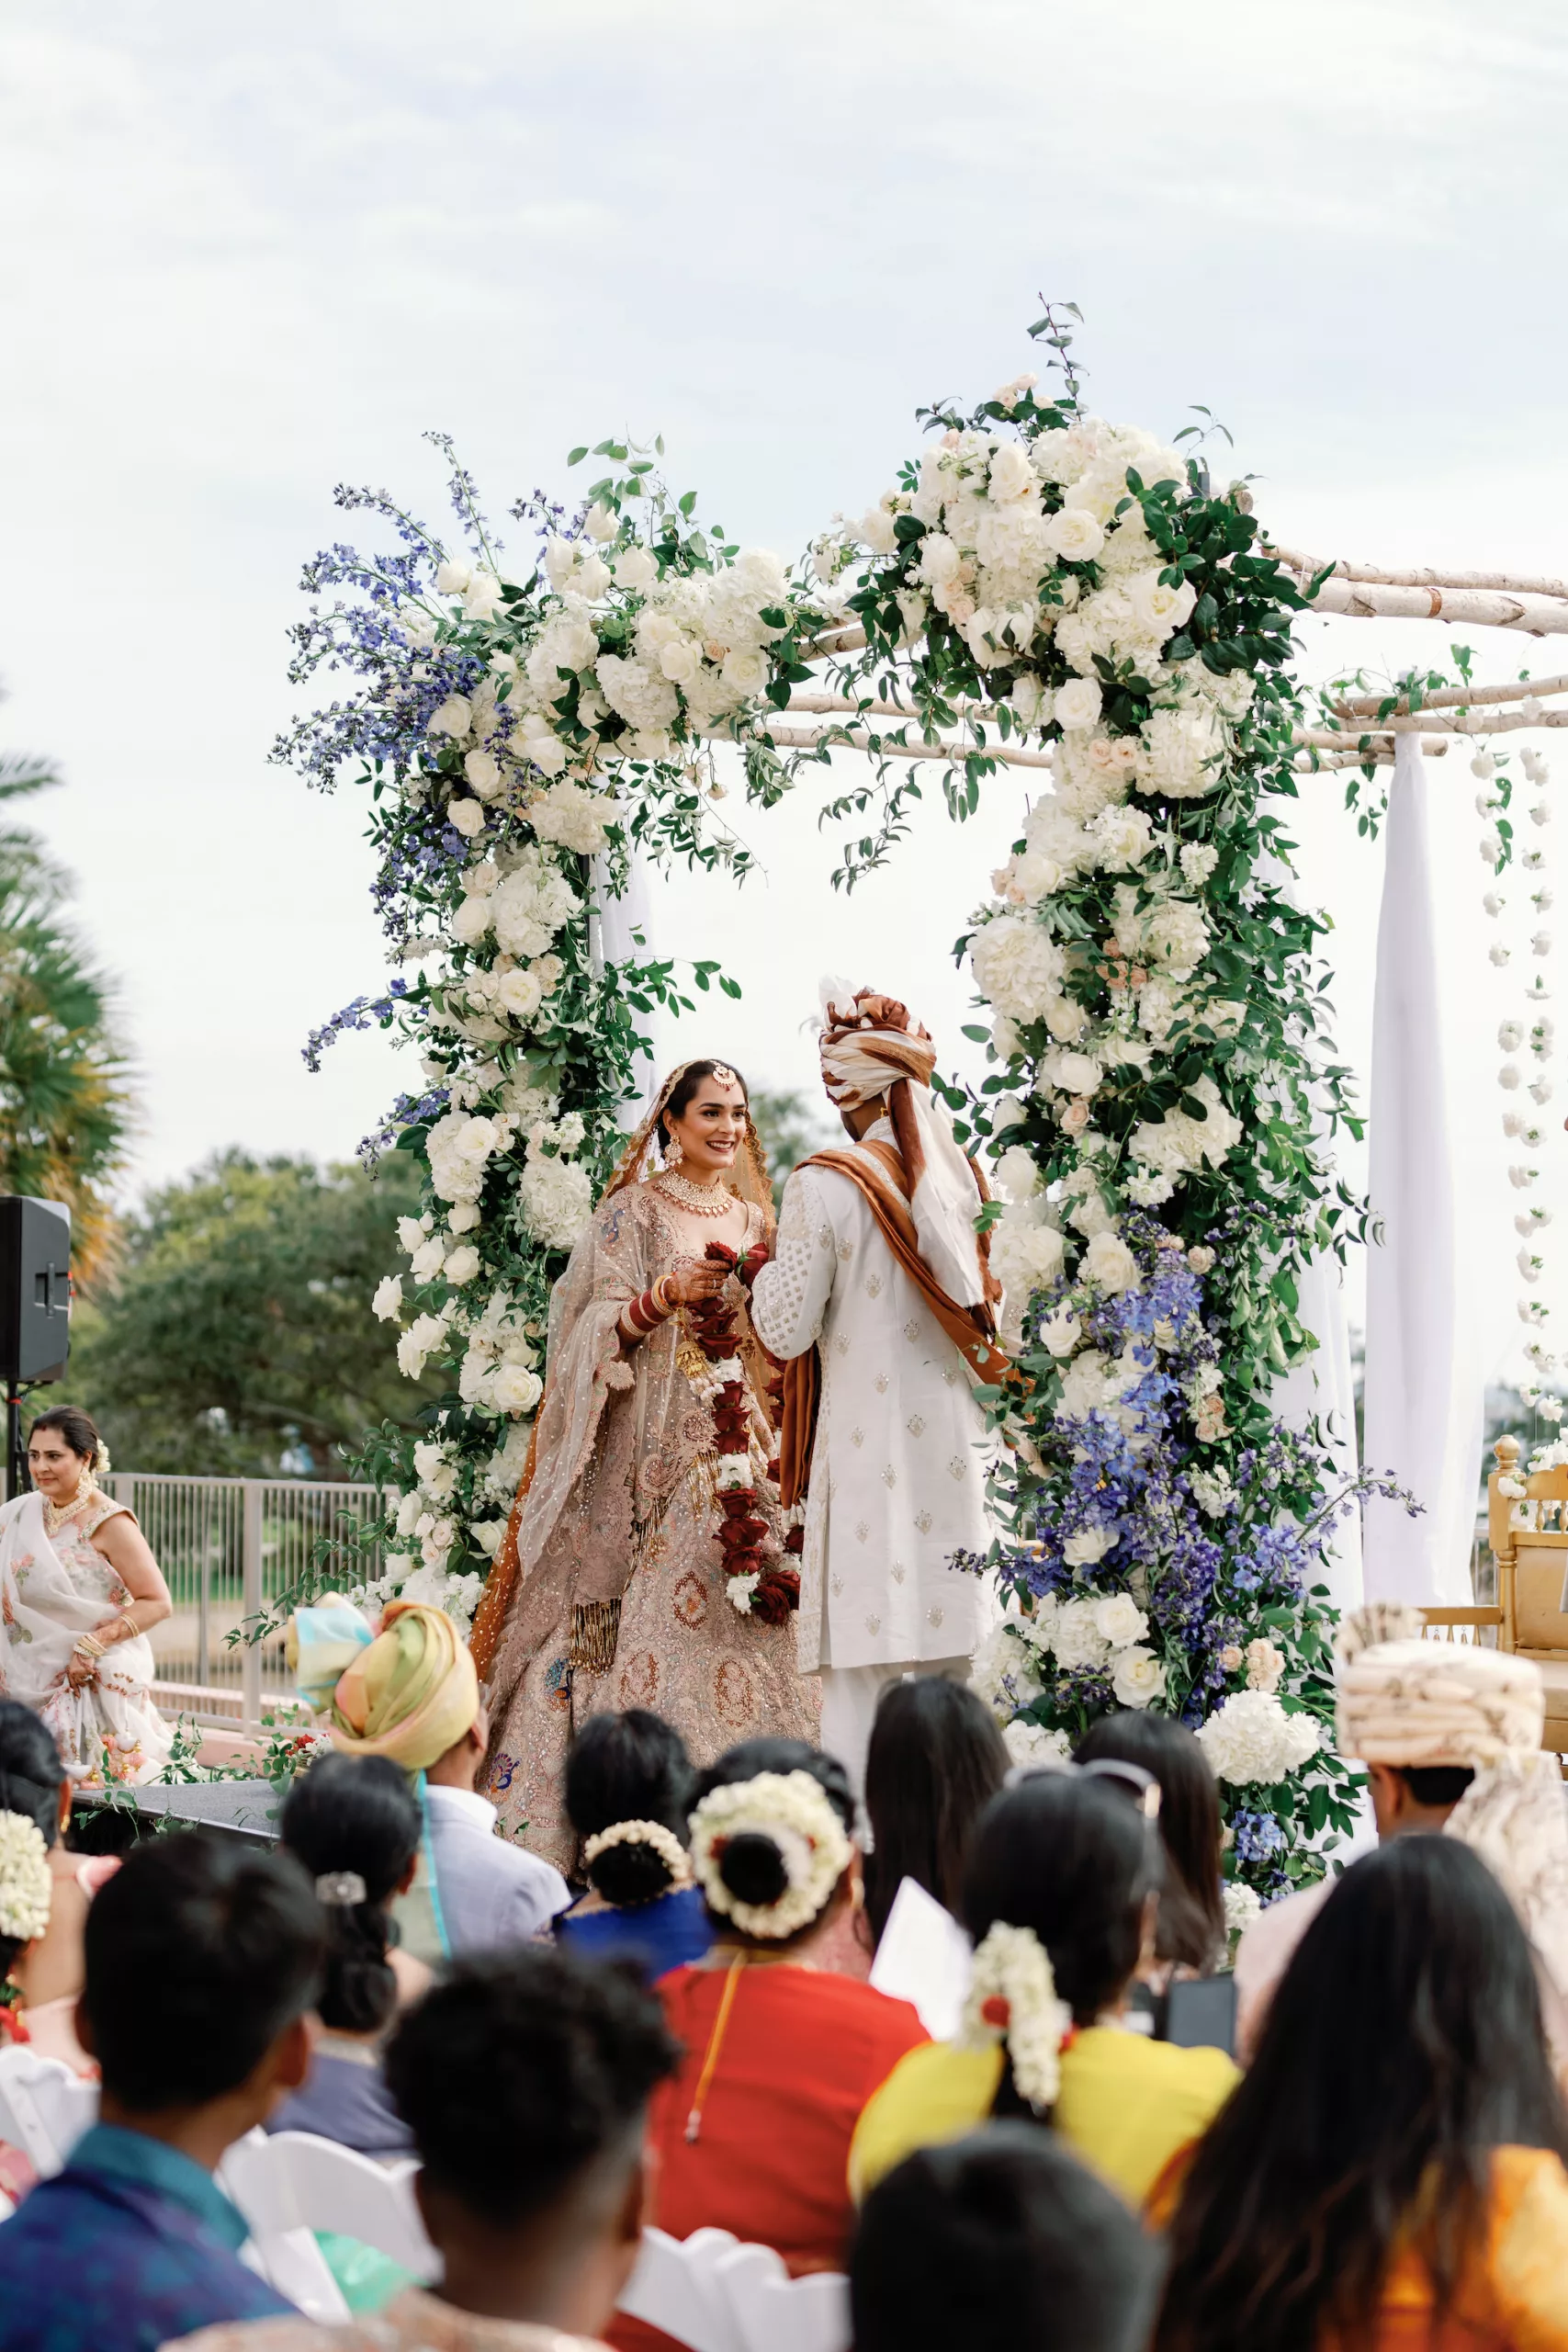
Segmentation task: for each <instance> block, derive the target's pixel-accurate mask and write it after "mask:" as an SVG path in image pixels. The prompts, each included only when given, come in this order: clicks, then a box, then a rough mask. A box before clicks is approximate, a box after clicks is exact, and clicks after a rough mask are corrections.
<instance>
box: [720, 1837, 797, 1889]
mask: <svg viewBox="0 0 1568 2352" xmlns="http://www.w3.org/2000/svg"><path fill="white" fill-rule="evenodd" d="M718 1874H719V1877H720V1878H721V1879H722V1880H723V1882H724V1883H725V1885H726V1886H727V1887H728V1889H729V1892H730V1894H733V1895H734V1897H735V1899H736V1901H737V1902H738V1903H755V1904H757V1905H761V1906H765V1905H768V1904H770V1903H776V1902H777V1901H778V1900H779V1898H780V1896H781V1895H783V1894H786V1893H787V1892H788V1888H789V1870H788V1867H787V1865H786V1863H785V1861H784V1849H783V1847H782V1846H781V1845H780V1844H779V1842H778V1839H777V1838H770V1837H769V1836H768V1834H767V1832H766V1831H765V1830H762V1829H738V1830H737V1831H736V1833H735V1835H734V1837H733V1838H730V1839H729V1840H728V1843H727V1844H726V1846H725V1849H724V1852H723V1854H722V1855H721V1856H720V1857H719V1864H718Z"/></svg>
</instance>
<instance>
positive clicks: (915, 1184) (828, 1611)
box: [751, 981, 1006, 1792]
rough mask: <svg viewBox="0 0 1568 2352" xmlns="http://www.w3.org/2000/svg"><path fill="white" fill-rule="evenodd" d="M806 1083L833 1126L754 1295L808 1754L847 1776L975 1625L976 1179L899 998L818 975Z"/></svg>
mask: <svg viewBox="0 0 1568 2352" xmlns="http://www.w3.org/2000/svg"><path fill="white" fill-rule="evenodd" d="M822 1009H823V1023H824V1025H823V1030H822V1035H821V1046H820V1050H821V1057H822V1082H823V1084H824V1086H825V1087H826V1088H827V1090H828V1093H829V1098H830V1099H831V1101H832V1102H833V1103H834V1104H835V1105H836V1106H837V1108H838V1111H839V1114H840V1118H841V1119H842V1121H843V1125H844V1127H845V1130H846V1132H847V1134H848V1135H849V1136H850V1137H851V1141H850V1143H849V1144H848V1145H847V1146H845V1147H843V1148H832V1149H829V1150H825V1151H819V1152H816V1153H814V1154H813V1155H812V1157H811V1158H810V1159H806V1160H803V1161H802V1162H801V1164H800V1166H799V1167H798V1168H796V1169H795V1171H794V1173H793V1174H792V1175H791V1177H790V1179H789V1182H788V1183H787V1184H786V1185H785V1187H784V1211H783V1215H782V1216H781V1218H780V1222H779V1232H778V1245H777V1253H776V1255H775V1256H774V1258H773V1261H772V1263H771V1264H769V1265H766V1266H764V1267H763V1268H762V1270H761V1272H760V1273H759V1274H758V1276H757V1279H756V1285H755V1288H754V1290H753V1292H752V1310H751V1311H752V1321H753V1323H754V1325H755V1328H756V1331H757V1336H758V1338H759V1339H760V1340H761V1342H762V1344H763V1346H764V1347H765V1348H768V1349H769V1350H771V1351H772V1352H773V1354H774V1355H775V1356H782V1357H784V1358H785V1359H787V1360H788V1363H787V1370H786V1373H785V1380H784V1431H783V1436H782V1440H781V1445H780V1467H781V1480H780V1487H781V1493H782V1496H783V1499H784V1502H785V1503H786V1504H792V1503H795V1502H798V1501H799V1500H800V1499H801V1498H802V1497H803V1496H804V1497H805V1498H806V1530H805V1545H804V1553H803V1556H802V1561H801V1592H800V1625H799V1636H798V1638H799V1665H800V1670H801V1672H802V1673H803V1674H814V1673H815V1674H819V1675H820V1676H821V1685H822V1745H823V1747H824V1748H825V1749H826V1750H827V1751H828V1752H829V1754H830V1755H834V1756H837V1757H838V1758H840V1762H842V1763H843V1764H844V1765H845V1766H846V1768H847V1769H848V1770H849V1773H850V1776H851V1779H852V1781H853V1782H854V1785H855V1788H856V1790H857V1792H858V1791H860V1790H862V1789H863V1785H864V1778H865V1755H866V1747H867V1744H868V1742H869V1740H870V1737H871V1726H872V1721H873V1718H874V1715H875V1713H876V1702H877V1700H878V1698H879V1696H880V1694H881V1691H882V1688H883V1685H884V1684H885V1683H887V1682H892V1681H896V1680H897V1679H898V1678H899V1677H900V1676H903V1675H910V1674H946V1675H951V1676H953V1678H954V1679H958V1680H963V1679H966V1677H967V1674H968V1670H969V1661H970V1658H971V1657H972V1656H973V1653H974V1651H975V1648H976V1644H977V1642H978V1641H979V1639H980V1637H981V1636H982V1634H984V1632H985V1631H986V1630H987V1626H988V1623H989V1622H990V1617H991V1613H992V1611H991V1605H990V1601H989V1597H988V1591H987V1586H986V1585H985V1584H984V1583H983V1582H982V1580H981V1579H980V1577H976V1576H974V1575H969V1574H965V1573H964V1572H963V1571H962V1570H960V1569H957V1568H954V1567H952V1566H949V1562H950V1561H951V1559H952V1557H953V1554H954V1553H955V1552H959V1551H969V1552H974V1551H979V1552H983V1551H984V1550H985V1549H986V1547H987V1544H988V1542H989V1540H990V1539H989V1531H988V1530H987V1524H986V1515H985V1469H986V1465H985V1451H984V1449H985V1434H986V1431H985V1415H984V1413H983V1412H982V1410H981V1408H980V1407H979V1405H978V1404H977V1403H976V1400H975V1397H974V1395H973V1393H972V1390H973V1387H974V1385H975V1384H976V1382H979V1381H997V1380H999V1379H1000V1378H1001V1377H1002V1375H1003V1373H1004V1372H1005V1370H1006V1358H1005V1357H1004V1356H1002V1355H1001V1354H1000V1353H999V1351H998V1349H997V1347H996V1345H995V1343H994V1338H993V1330H994V1326H993V1321H992V1316H991V1304H990V1302H991V1298H992V1297H993V1296H994V1295H995V1285H994V1283H992V1281H991V1278H990V1275H989V1272H988V1270H987V1266H986V1262H985V1254H984V1250H983V1248H982V1246H981V1245H980V1243H979V1241H978V1238H977V1237H976V1231H975V1219H976V1215H977V1214H978V1212H979V1209H980V1205H981V1203H982V1201H983V1200H984V1198H985V1188H984V1185H983V1183H982V1181H981V1179H980V1176H979V1173H978V1170H976V1168H975V1166H974V1164H973V1163H972V1162H971V1161H968V1160H966V1159H964V1155H963V1154H962V1153H961V1151H960V1150H959V1148H958V1146H957V1143H956V1142H955V1140H954V1138H953V1127H952V1123H951V1122H950V1120H949V1118H948V1116H947V1113H946V1111H945V1110H944V1108H943V1107H942V1104H941V1103H940V1102H939V1101H938V1100H937V1098H936V1097H935V1096H934V1095H933V1093H932V1091H931V1070H932V1069H933V1067H934V1065H935V1061H936V1048H935V1046H933V1045H932V1044H931V1038H930V1037H929V1036H928V1035H927V1034H926V1032H925V1030H924V1029H922V1028H921V1027H920V1025H919V1023H918V1022H916V1021H912V1020H911V1019H910V1017H909V1014H908V1011H907V1010H906V1009H905V1007H904V1006H903V1005H901V1004H899V1003H897V1001H895V1000H894V999H892V998H891V997H885V996H878V995H875V994H874V993H873V991H871V990H870V989H862V990H860V991H859V993H858V994H857V993H854V992H852V990H851V989H849V988H848V986H847V985H846V984H845V983H843V982H840V981H825V982H824V983H823V1006H822Z"/></svg>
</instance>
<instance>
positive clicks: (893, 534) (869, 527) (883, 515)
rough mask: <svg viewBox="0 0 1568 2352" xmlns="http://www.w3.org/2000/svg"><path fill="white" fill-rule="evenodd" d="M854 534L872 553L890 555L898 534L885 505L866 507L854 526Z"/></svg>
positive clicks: (895, 544) (896, 542)
mask: <svg viewBox="0 0 1568 2352" xmlns="http://www.w3.org/2000/svg"><path fill="white" fill-rule="evenodd" d="M854 536H855V537H856V538H857V539H859V541H860V543H861V545H862V546H863V547H864V548H870V550H871V552H872V554H873V555H891V554H892V553H893V550H894V548H896V547H897V544H898V534H897V531H896V530H895V529H894V527H893V517H892V515H889V514H888V512H887V510H886V507H883V506H873V507H870V508H868V509H867V511H866V513H865V514H863V515H862V516H861V518H860V521H859V522H858V523H857V524H855V526H854Z"/></svg>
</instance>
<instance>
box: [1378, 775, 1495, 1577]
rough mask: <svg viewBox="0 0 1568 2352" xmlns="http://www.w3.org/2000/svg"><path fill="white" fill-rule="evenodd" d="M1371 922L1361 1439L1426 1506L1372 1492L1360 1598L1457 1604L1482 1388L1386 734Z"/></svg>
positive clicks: (1420, 902) (1428, 960)
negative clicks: (1379, 873)
mask: <svg viewBox="0 0 1568 2352" xmlns="http://www.w3.org/2000/svg"><path fill="white" fill-rule="evenodd" d="M1396 741H1397V749H1396V752H1395V755H1394V767H1393V783H1392V786H1391V788H1390V792H1389V809H1388V822H1387V827H1386V831H1385V834H1384V857H1385V864H1384V869H1383V891H1382V912H1381V915H1380V917H1379V922H1378V963H1377V993H1376V997H1375V999H1374V1003H1373V1014H1372V1082H1371V1118H1370V1144H1371V1174H1370V1180H1369V1188H1368V1189H1369V1192H1370V1195H1371V1209H1372V1216H1373V1220H1374V1233H1375V1231H1376V1227H1378V1226H1380V1225H1381V1228H1382V1230H1381V1238H1374V1239H1373V1241H1372V1243H1371V1247H1370V1249H1369V1250H1368V1253H1367V1256H1368V1262H1367V1372H1366V1413H1365V1436H1364V1445H1365V1453H1366V1460H1367V1463H1368V1465H1369V1467H1371V1469H1373V1470H1388V1471H1392V1472H1393V1476H1395V1477H1396V1478H1398V1480H1399V1481H1400V1484H1401V1485H1402V1486H1404V1487H1409V1488H1410V1489H1411V1491H1412V1492H1413V1493H1414V1494H1415V1495H1416V1498H1418V1500H1419V1501H1420V1502H1422V1503H1423V1504H1424V1505H1425V1507H1426V1508H1425V1510H1424V1513H1423V1515H1422V1516H1421V1517H1420V1518H1419V1519H1412V1518H1411V1517H1410V1516H1409V1515H1408V1513H1407V1512H1406V1511H1405V1510H1404V1508H1403V1507H1402V1506H1401V1505H1400V1504H1398V1503H1387V1502H1380V1501H1373V1502H1371V1503H1370V1504H1369V1505H1368V1507H1367V1516H1366V1523H1365V1544H1366V1569H1365V1577H1366V1589H1367V1594H1368V1597H1369V1598H1370V1599H1372V1600H1384V1599H1390V1600H1413V1601H1418V1602H1419V1601H1428V1602H1431V1601H1439V1602H1443V1601H1446V1602H1449V1603H1450V1604H1452V1603H1456V1602H1457V1603H1460V1604H1463V1603H1465V1602H1467V1601H1469V1600H1471V1599H1472V1592H1471V1580H1470V1555H1471V1546H1472V1538H1473V1529H1474V1520H1475V1498H1476V1488H1477V1483H1478V1478H1479V1468H1480V1460H1481V1441H1482V1430H1483V1367H1482V1364H1481V1359H1480V1351H1479V1349H1478V1346H1477V1345H1476V1336H1475V1334H1474V1333H1473V1331H1472V1329H1471V1317H1470V1313H1469V1309H1468V1306H1467V1301H1466V1296H1465V1285H1464V1283H1463V1282H1462V1280H1461V1268H1460V1265H1459V1250H1458V1233H1457V1220H1456V1218H1455V1214H1454V1180H1453V1159H1452V1150H1451V1145H1450V1129H1449V1109H1448V1089H1447V1083H1446V1076H1445V1069H1444V1054H1443V1034H1442V1021H1441V1017H1440V1011H1439V997H1438V941H1437V925H1436V921H1435V916H1434V907H1433V886H1432V861H1431V846H1430V841H1429V838H1428V825H1427V778H1426V770H1425V763H1424V761H1423V759H1422V756H1421V752H1420V749H1419V746H1418V743H1417V741H1416V738H1415V737H1414V736H1413V735H1402V736H1400V737H1398V738H1397V739H1396Z"/></svg>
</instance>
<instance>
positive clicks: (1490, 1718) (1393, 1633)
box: [1235, 1601, 1568, 2073]
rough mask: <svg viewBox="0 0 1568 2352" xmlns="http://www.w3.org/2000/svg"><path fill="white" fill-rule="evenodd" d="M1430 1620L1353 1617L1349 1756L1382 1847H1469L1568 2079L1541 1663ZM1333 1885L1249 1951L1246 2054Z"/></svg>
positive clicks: (1562, 1844) (1238, 1969)
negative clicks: (1492, 1891)
mask: <svg viewBox="0 0 1568 2352" xmlns="http://www.w3.org/2000/svg"><path fill="white" fill-rule="evenodd" d="M1421 1626H1422V1617H1421V1612H1420V1611H1419V1610H1418V1609H1414V1608H1411V1607H1409V1606H1408V1605H1406V1604H1405V1603H1404V1602H1399V1601H1373V1602H1371V1603H1369V1605H1368V1606H1367V1607H1366V1608H1364V1609H1359V1610H1356V1611H1352V1613H1351V1614H1350V1616H1348V1618H1347V1619H1346V1621H1345V1623H1344V1625H1343V1627H1342V1628H1341V1630H1340V1635H1339V1641H1338V1644H1337V1650H1336V1658H1335V1689H1336V1695H1337V1717H1338V1722H1337V1745H1338V1748H1339V1753H1340V1754H1341V1755H1342V1756H1347V1757H1352V1758H1356V1759H1357V1760H1358V1761H1359V1762H1360V1763H1363V1764H1364V1765H1365V1766H1366V1768H1367V1782H1368V1791H1369V1794H1370V1796H1371V1807H1372V1815H1373V1818H1374V1820H1375V1822H1376V1824H1377V1833H1378V1837H1379V1838H1380V1839H1387V1838H1400V1837H1405V1836H1409V1835H1411V1834H1420V1833H1423V1832H1424V1833H1426V1834H1427V1835H1428V1836H1431V1835H1438V1836H1442V1837H1446V1838H1459V1839H1461V1841H1462V1843H1463V1844H1465V1845H1467V1846H1469V1847H1470V1848H1471V1849H1472V1850H1473V1851H1474V1852H1475V1853H1477V1854H1478V1855H1479V1856H1480V1857H1481V1859H1482V1860H1483V1862H1485V1863H1486V1865H1487V1867H1488V1869H1489V1870H1490V1871H1492V1873H1493V1875H1494V1876H1495V1878H1496V1879H1497V1880H1498V1881H1499V1882H1500V1883H1501V1884H1502V1886H1503V1888H1504V1890H1505V1892H1506V1894H1507V1895H1508V1897H1509V1899H1510V1901H1511V1902H1512V1904H1513V1905H1514V1908H1515V1910H1516V1911H1517V1913H1518V1915H1519V1918H1520V1920H1521V1922H1522V1924H1523V1926H1524V1928H1525V1931H1526V1933H1527V1934H1528V1935H1529V1939H1530V1943H1531V1945H1532V1947H1533V1949H1534V1951H1535V1954H1536V1960H1537V1966H1538V1973H1539V1975H1540V1981H1541V1996H1542V2003H1543V2006H1544V2007H1545V2011H1546V2022H1547V2029H1548V2033H1549V2036H1550V2038H1551V2042H1552V2045H1553V2050H1554V2054H1556V2056H1557V2057H1558V2059H1559V2072H1560V2073H1562V2072H1563V2070H1564V2065H1565V2064H1568V1797H1565V1795H1564V1791H1563V1784H1562V1768H1561V1765H1560V1764H1559V1761H1558V1759H1557V1758H1556V1757H1555V1756H1551V1755H1549V1754H1546V1753H1544V1752H1543V1751H1542V1748H1541V1745H1540V1740H1541V1732H1542V1728H1543V1725H1544V1723H1545V1713H1546V1702H1545V1694H1544V1691H1543V1689H1542V1685H1541V1679H1540V1668H1539V1667H1538V1666H1536V1665H1535V1664H1534V1663H1533V1661H1532V1660H1531V1659H1529V1658H1525V1657H1515V1656H1513V1654H1512V1653H1511V1652H1509V1651H1506V1650H1489V1649H1483V1648H1481V1647H1480V1646H1479V1645H1476V1644H1472V1643H1461V1642H1438V1641H1427V1640H1424V1639H1423V1638H1422V1634H1421ZM1333 1884H1334V1881H1333V1879H1332V1878H1325V1879H1324V1880H1321V1881H1320V1882H1319V1883H1318V1884H1317V1885H1316V1886H1313V1887H1309V1888H1307V1889H1306V1890H1305V1891H1304V1892H1303V1893H1302V1894H1293V1895H1290V1896H1288V1897H1287V1898H1286V1899H1285V1900H1284V1901H1283V1902H1281V1903H1276V1904H1272V1905H1270V1906H1269V1909H1268V1910H1267V1911H1265V1912H1264V1914H1263V1916H1262V1917H1261V1918H1260V1919H1258V1921H1256V1922H1255V1923H1254V1925H1253V1926H1252V1927H1250V1928H1248V1929H1247V1933H1246V1935H1245V1936H1244V1937H1243V1938H1242V1940H1241V1946H1240V1949H1239V1951H1237V1953H1236V1963H1235V1977H1236V1993H1237V1998H1238V2016H1239V2027H1238V2030H1239V2038H1240V2044H1241V2048H1242V2051H1243V2052H1244V2054H1245V2053H1246V2052H1248V2051H1249V2050H1250V2048H1251V2047H1252V2045H1253V2043H1254V2042H1255V2041H1256V2040H1257V2036H1258V2028H1259V2026H1260V2024H1261V2022H1262V2018H1263V2013H1264V2011H1265V2010H1266V2009H1267V2007H1268V2005H1269V2000H1270V1999H1271V1998H1272V1996H1273V1992H1274V1988H1275V1986H1276V1985H1278V1984H1279V1982H1280V1977H1281V1976H1282V1975H1283V1974H1284V1973H1285V1970H1286V1968H1287V1967H1288V1966H1289V1964H1290V1961H1291V1956H1292V1953H1293V1952H1294V1951H1295V1948H1296V1946H1297V1944H1298V1943H1299V1942H1300V1941H1301V1939H1302V1937H1303V1935H1304V1933H1305V1932H1306V1929H1307V1927H1308V1926H1309V1924H1310V1923H1311V1920H1312V1918H1313V1916H1314V1913H1315V1912H1316V1910H1317V1909H1318V1907H1319V1905H1321V1904H1322V1903H1323V1902H1324V1901H1325V1898H1326V1897H1327V1895H1328V1894H1329V1892H1330V1891H1331V1889H1332V1887H1333Z"/></svg>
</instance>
